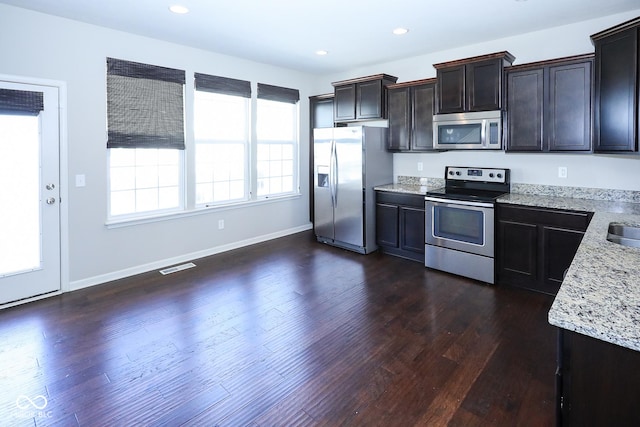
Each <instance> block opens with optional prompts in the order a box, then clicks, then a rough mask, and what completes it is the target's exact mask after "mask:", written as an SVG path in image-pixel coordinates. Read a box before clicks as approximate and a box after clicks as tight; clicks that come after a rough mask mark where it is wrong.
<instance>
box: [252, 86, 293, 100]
mask: <svg viewBox="0 0 640 427" xmlns="http://www.w3.org/2000/svg"><path fill="white" fill-rule="evenodd" d="M258 99H265V100H268V101H278V102H287V103H289V104H295V103H296V102H298V101H299V100H300V92H299V91H298V89H289V88H286V87H280V86H271V85H267V84H264V83H258Z"/></svg>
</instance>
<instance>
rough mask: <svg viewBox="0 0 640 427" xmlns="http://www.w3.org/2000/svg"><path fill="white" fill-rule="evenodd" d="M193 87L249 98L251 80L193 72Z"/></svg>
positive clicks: (204, 90)
mask: <svg viewBox="0 0 640 427" xmlns="http://www.w3.org/2000/svg"><path fill="white" fill-rule="evenodd" d="M195 88H196V90H199V91H203V92H212V93H220V94H224V95H234V96H241V97H243V98H251V82H248V81H246V80H238V79H231V78H229V77H220V76H212V75H209V74H202V73H195Z"/></svg>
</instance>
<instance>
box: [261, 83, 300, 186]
mask: <svg viewBox="0 0 640 427" xmlns="http://www.w3.org/2000/svg"><path fill="white" fill-rule="evenodd" d="M299 99H300V97H299V93H298V91H297V90H295V89H287V88H281V87H277V86H270V85H265V84H262V83H258V103H257V138H258V144H257V174H258V177H257V180H258V181H257V195H258V197H261V198H266V197H270V196H277V195H284V194H291V193H297V192H298V191H299V187H298V173H297V169H298V162H297V158H298V101H299Z"/></svg>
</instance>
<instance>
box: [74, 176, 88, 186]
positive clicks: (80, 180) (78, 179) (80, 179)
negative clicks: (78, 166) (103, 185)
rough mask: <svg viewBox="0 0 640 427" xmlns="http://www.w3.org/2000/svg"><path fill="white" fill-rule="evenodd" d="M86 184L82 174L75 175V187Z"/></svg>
mask: <svg viewBox="0 0 640 427" xmlns="http://www.w3.org/2000/svg"><path fill="white" fill-rule="evenodd" d="M85 185H86V181H85V179H84V174H79V175H76V187H84V186H85Z"/></svg>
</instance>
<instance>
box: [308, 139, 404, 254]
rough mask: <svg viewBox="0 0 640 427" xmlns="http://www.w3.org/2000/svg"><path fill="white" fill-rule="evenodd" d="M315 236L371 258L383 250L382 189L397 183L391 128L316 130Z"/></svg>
mask: <svg viewBox="0 0 640 427" xmlns="http://www.w3.org/2000/svg"><path fill="white" fill-rule="evenodd" d="M313 137H314V165H313V171H314V173H313V175H314V186H313V187H314V231H315V234H316V238H317V240H318V241H319V242H323V243H328V244H331V245H334V246H339V247H342V248H345V249H349V250H352V251H355V252H359V253H363V254H367V253H369V252H373V251H375V250H376V249H377V245H376V237H375V231H376V222H375V194H374V190H373V188H374V187H375V186H377V185H383V184H389V183H391V182H392V181H393V157H392V154H391V153H390V152H388V151H387V150H386V141H387V129H386V128H380V127H366V126H349V127H340V128H325V129H314V134H313Z"/></svg>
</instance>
